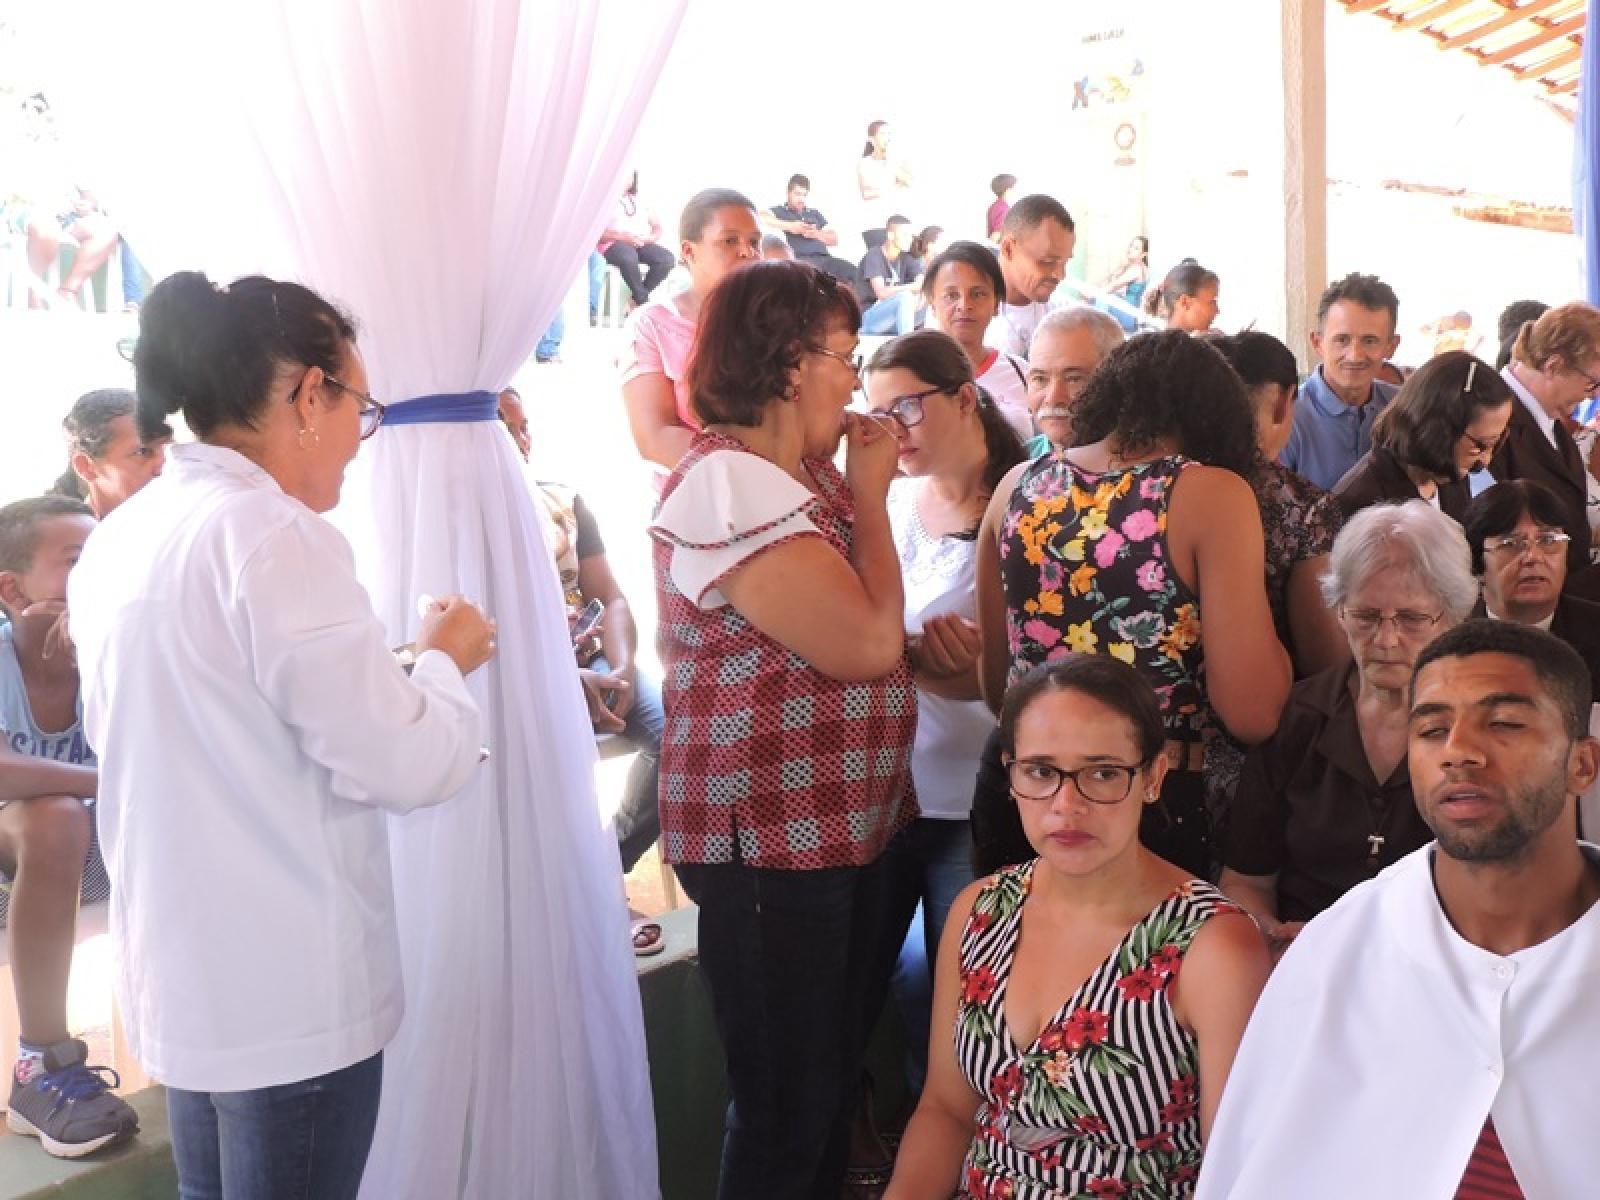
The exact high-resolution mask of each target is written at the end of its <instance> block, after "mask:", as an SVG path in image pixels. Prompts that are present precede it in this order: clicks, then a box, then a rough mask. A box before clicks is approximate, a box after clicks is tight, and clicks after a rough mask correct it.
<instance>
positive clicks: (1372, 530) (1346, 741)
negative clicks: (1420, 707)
mask: <svg viewBox="0 0 1600 1200" xmlns="http://www.w3.org/2000/svg"><path fill="white" fill-rule="evenodd" d="M1323 596H1324V598H1325V599H1326V600H1327V603H1328V606H1329V607H1330V608H1332V609H1333V610H1334V612H1335V613H1336V614H1337V615H1338V618H1339V624H1340V625H1341V626H1343V627H1344V632H1345V636H1346V637H1347V638H1349V640H1350V657H1351V661H1350V662H1349V663H1348V664H1346V665H1344V666H1339V667H1332V668H1330V669H1329V670H1326V671H1323V672H1321V673H1320V674H1317V675H1313V676H1311V677H1310V678H1309V679H1303V680H1301V681H1300V682H1299V683H1297V684H1295V686H1294V690H1293V691H1292V692H1291V693H1290V694H1289V703H1288V704H1287V705H1285V706H1284V710H1283V719H1282V720H1281V721H1280V722H1279V724H1278V731H1277V732H1276V733H1275V734H1273V735H1272V737H1271V738H1270V739H1269V740H1268V741H1267V742H1265V743H1264V744H1263V745H1260V746H1257V747H1256V748H1255V749H1254V750H1252V751H1251V752H1250V755H1249V756H1248V757H1247V758H1246V759H1245V765H1244V771H1243V774H1242V776H1241V778H1240V780H1239V787H1238V790H1237V791H1236V792H1235V793H1234V798H1233V820H1232V826H1231V829H1230V833H1229V837H1228V845H1227V850H1226V852H1225V854H1224V856H1223V861H1224V863H1225V864H1226V867H1227V869H1226V870H1224V871H1223V873H1222V884H1221V886H1222V890H1223V891H1225V892H1227V894H1228V895H1229V896H1231V897H1233V899H1235V900H1237V901H1238V902H1239V903H1240V904H1242V905H1244V907H1245V908H1247V909H1249V910H1250V912H1251V913H1252V914H1254V916H1255V917H1256V920H1257V921H1258V922H1260V924H1261V927H1262V929H1263V930H1265V931H1266V933H1267V934H1268V936H1269V937H1270V938H1272V939H1273V940H1274V942H1275V943H1276V944H1277V946H1278V948H1279V949H1281V948H1282V946H1283V945H1285V944H1287V943H1288V942H1289V941H1290V940H1292V939H1293V938H1294V936H1295V934H1297V933H1298V932H1299V931H1300V928H1301V926H1303V925H1304V924H1305V922H1307V921H1309V920H1310V919H1311V918H1312V917H1314V916H1316V915H1317V914H1318V913H1319V912H1321V911H1322V910H1323V909H1325V908H1327V907H1328V906H1329V905H1330V904H1332V903H1333V902H1334V901H1335V900H1337V899H1338V898H1339V897H1340V896H1342V895H1344V893H1345V892H1347V891H1349V890H1350V889H1351V888H1352V887H1354V886H1355V885H1356V884H1358V883H1360V882H1362V881H1363V880H1367V879H1371V878H1372V877H1373V876H1374V875H1376V874H1377V873H1378V872H1379V871H1381V870H1382V869H1383V868H1385V867H1387V866H1389V865H1390V864H1391V863H1394V862H1397V861H1398V860H1399V859H1401V858H1403V857H1405V855H1407V854H1409V853H1410V852H1411V851H1413V850H1415V849H1417V848H1418V847H1419V846H1422V845H1425V844H1426V843H1427V842H1429V841H1431V840H1433V834H1432V833H1431V832H1430V831H1429V829H1428V827H1427V825H1425V824H1424V823H1423V821H1422V818H1421V817H1420V816H1418V814H1417V806H1416V804H1415V803H1414V802H1413V800H1412V796H1411V778H1410V775H1409V774H1408V772H1407V769H1406V733H1407V727H1408V720H1409V710H1410V701H1409V698H1408V689H1409V688H1410V686H1411V668H1412V666H1413V664H1414V663H1415V662H1416V660H1417V655H1418V654H1420V653H1421V652H1422V649H1423V647H1424V646H1426V645H1427V644H1428V643H1429V642H1431V641H1432V640H1433V639H1434V638H1436V637H1438V636H1439V634H1441V633H1443V632H1444V631H1445V630H1447V629H1449V628H1450V627H1451V626H1453V625H1457V624H1459V623H1460V622H1461V621H1463V620H1464V619H1466V617H1467V616H1468V614H1469V613H1471V611H1472V605H1473V603H1474V601H1475V600H1476V599H1477V584H1476V582H1475V581H1474V580H1473V578H1472V562H1471V555H1470V554H1469V553H1468V550H1467V540H1466V537H1465V535H1464V534H1463V533H1462V532H1461V527H1460V526H1459V525H1458V524H1456V522H1455V521H1453V520H1451V519H1450V518H1449V517H1447V516H1445V515H1444V514H1443V513H1441V512H1439V511H1438V510H1437V509H1435V508H1433V507H1432V506H1431V505H1429V504H1427V503H1425V502H1424V501H1422V500H1408V501H1406V502H1405V503H1404V504H1376V505H1373V506H1372V507H1371V508H1365V509H1362V510H1361V511H1360V512H1359V513H1357V514H1356V515H1355V516H1353V517H1352V518H1350V520H1349V521H1348V522H1347V523H1346V524H1345V527H1344V528H1343V529H1342V530H1341V531H1340V532H1339V536H1338V537H1337V538H1336V539H1335V540H1334V543H1333V555H1332V558H1331V560H1330V565H1329V569H1328V574H1327V576H1326V577H1325V578H1324V581H1323Z"/></svg>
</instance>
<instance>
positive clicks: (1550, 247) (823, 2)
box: [636, 0, 1579, 358]
mask: <svg viewBox="0 0 1600 1200" xmlns="http://www.w3.org/2000/svg"><path fill="white" fill-rule="evenodd" d="M804 12H805V13H806V15H807V21H808V24H809V26H810V27H811V28H812V29H813V30H814V32H812V33H809V34H806V35H800V36H801V37H802V38H803V39H804V40H807V41H809V42H810V43H812V44H813V45H815V47H816V48H815V49H812V50H799V49H794V48H791V46H790V41H791V39H794V38H795V37H796V36H797V35H795V34H793V33H792V32H788V31H787V30H788V29H789V22H790V20H791V18H790V16H789V15H788V13H787V12H786V11H785V9H784V7H783V6H777V5H765V4H758V5H751V4H748V3H745V2H743V0H695V4H694V5H693V6H692V8H691V11H690V15H689V18H688V20H687V21H686V23H685V25H684V28H683V31H682V34H681V38H680V42H679V45H678V47H677V49H676V51H675V53H674V57H673V60H672V62H671V63H670V64H669V66H668V68H667V71H666V73H665V74H664V76H663V78H662V81H661V86H660V89H659V91H658V93H657V96H656V99H655V101H654V103H653V105H652V108H651V112H650V114H649V116H648V118H647V119H646V122H645V126H644V130H643V133H642V135H641V139H640V143H639V151H638V154H637V156H636V157H637V161H638V164H639V167H640V171H641V177H642V181H643V185H644V187H645V188H646V189H647V190H648V192H649V195H650V197H651V199H652V201H653V202H654V203H655V204H657V205H658V206H659V208H660V210H661V212H662V215H663V216H664V217H665V218H667V219H668V220H669V222H670V220H672V219H675V217H676V213H677V210H678V207H679V206H680V205H681V203H682V202H683V200H684V199H686V198H687V197H688V196H689V195H690V194H692V193H693V192H694V191H696V190H698V189H699V188H701V187H707V186H713V185H723V186H730V187H736V188H740V189H741V190H744V191H746V192H747V193H748V194H749V195H750V197H751V199H753V200H754V201H756V203H758V204H761V205H766V204H771V203H775V202H777V201H779V200H780V199H781V196H782V189H783V184H784V181H785V180H786V179H787V178H788V176H789V175H790V174H791V173H792V172H795V171H800V172H802V173H804V174H806V175H809V176H810V177H811V180H812V184H813V190H812V199H813V202H814V203H815V204H816V206H817V207H818V208H820V209H821V210H822V211H823V212H824V213H825V214H826V215H827V216H828V218H829V219H830V220H831V221H832V222H833V223H834V225H835V226H836V227H837V228H838V229H839V230H840V232H841V234H842V235H854V234H855V233H856V232H857V231H858V229H859V226H860V221H859V218H858V213H857V207H858V205H857V201H856V190H855V175H854V171H855V165H856V161H857V159H858V157H859V154H860V150H861V143H862V141H863V140H864V136H865V128H866V124H867V122H868V121H869V120H872V119H874V118H879V117H881V118H884V119H887V120H889V121H890V122H891V123H892V125H893V127H894V128H895V130H896V131H897V140H898V146H899V149H900V150H901V151H902V152H903V153H904V154H905V155H906V157H907V158H908V160H909V161H910V163H911V165H912V166H913V167H914V169H915V170H916V173H917V188H916V192H915V196H916V202H915V203H914V204H913V205H912V206H911V207H912V208H913V211H910V212H908V213H907V214H906V215H907V216H909V217H911V218H912V219H913V221H914V222H915V223H917V224H918V225H921V224H924V223H933V224H941V225H944V226H945V227H946V228H948V229H950V230H952V231H953V232H956V233H960V234H964V235H972V234H976V233H981V228H982V226H981V222H982V214H983V211H984V208H985V207H986V206H987V204H988V202H989V200H990V196H989V193H988V181H989V179H990V177H991V176H993V175H995V174H998V173H1000V172H1002V171H1008V172H1010V173H1012V174H1015V175H1016V176H1018V178H1019V179H1020V181H1021V186H1022V189H1023V190H1024V191H1029V190H1042V191H1048V192H1051V193H1052V194H1054V195H1056V196H1057V197H1058V198H1059V199H1061V200H1062V202H1063V203H1065V204H1066V205H1067V207H1068V208H1069V209H1070V210H1071V211H1072V212H1073V214H1074V216H1075V217H1076V218H1077V220H1078V223H1079V230H1080V234H1079V253H1080V256H1081V258H1082V261H1081V262H1080V263H1079V264H1078V266H1077V269H1078V270H1079V271H1082V272H1084V273H1085V274H1087V275H1088V277H1090V278H1095V277H1097V276H1098V275H1100V274H1101V273H1102V272H1104V271H1106V270H1108V269H1109V267H1110V265H1111V263H1112V262H1113V261H1114V260H1115V258H1116V257H1117V256H1118V255H1119V254H1120V253H1121V251H1122V249H1123V247H1124V246H1125V245H1126V244H1127V240H1128V237H1129V236H1131V234H1133V233H1135V232H1141V231H1143V232H1147V233H1148V234H1149V235H1150V236H1151V238H1152V243H1153V247H1152V252H1153V258H1154V266H1155V268H1156V270H1157V271H1158V272H1159V271H1163V270H1165V268H1166V267H1167V266H1170V265H1171V264H1172V263H1174V262H1176V261H1177V260H1178V259H1179V258H1182V257H1184V256H1186V255H1193V256H1195V257H1198V258H1199V259H1200V260H1201V261H1202V262H1204V263H1206V264H1207V265H1208V266H1211V267H1213V268H1214V269H1215V270H1217V271H1218V272H1220V273H1221V275H1222V277H1223V310H1224V312H1223V317H1222V320H1221V322H1220V324H1221V325H1222V326H1223V327H1225V328H1229V329H1232V328H1238V327H1240V326H1243V325H1245V324H1247V323H1250V322H1252V321H1256V322H1261V324H1262V327H1264V328H1265V327H1269V326H1268V325H1267V324H1266V323H1265V322H1264V321H1262V314H1263V313H1265V312H1269V311H1270V310H1271V307H1272V306H1271V305H1270V304H1269V303H1268V302H1267V300H1266V296H1265V293H1266V291H1267V289H1270V288H1272V287H1273V286H1274V285H1275V281H1274V280H1272V279H1270V278H1263V277H1261V276H1260V275H1259V274H1258V272H1257V271H1256V270H1255V269H1254V268H1255V266H1256V264H1257V261H1258V259H1259V258H1260V257H1261V255H1260V251H1259V247H1258V246H1257V244H1256V239H1257V237H1258V236H1259V234H1260V213H1261V212H1262V211H1263V210H1264V205H1263V202H1262V196H1261V195H1260V193H1259V190H1258V189H1260V188H1262V187H1271V186H1277V180H1276V177H1271V178H1268V177H1266V176H1265V175H1264V174H1263V173H1262V172H1261V170H1260V169H1259V164H1260V163H1261V162H1262V161H1263V158H1264V156H1263V153H1262V151H1263V147H1264V146H1265V144H1266V139H1270V138H1273V137H1276V136H1277V133H1276V130H1274V129H1271V128H1268V127H1266V126H1264V125H1263V114H1264V112H1265V109H1264V107H1263V106H1262V104H1261V103H1260V97H1261V95H1262V92H1261V89H1263V88H1272V87H1276V86H1277V84H1276V74H1275V73H1276V71H1277V69H1278V64H1277V63H1276V61H1274V60H1273V59H1272V58H1271V57H1270V56H1269V55H1268V54H1267V53H1266V52H1265V51H1264V49H1263V47H1264V46H1265V45H1266V38H1265V34H1266V32H1267V31H1268V30H1269V29H1270V28H1271V27H1272V26H1269V25H1267V24H1266V22H1271V23H1273V25H1275V23H1276V21H1277V19H1278V17H1277V6H1276V4H1275V3H1274V0H1205V2H1204V3H1198V2H1193V0H1072V2H1071V3H1056V4H1048V3H1037V2H1035V3H1020V2H1018V0H990V2H988V3H984V4H974V3H971V2H969V0H962V2H960V3H956V2H954V0H929V2H928V3H926V4H922V5H919V6H915V7H913V6H911V5H904V4H891V3H886V2H885V0H855V2H850V0H814V3H812V4H809V5H806V6H804ZM1326 28H1327V54H1328V64H1329V65H1328V114H1329V117H1328V126H1329V127H1328V170H1329V175H1330V177H1331V178H1332V179H1334V180H1336V181H1343V182H1339V183H1336V184H1335V186H1334V188H1333V190H1332V191H1331V193H1330V197H1329V255H1328V267H1329V272H1330V274H1331V275H1334V276H1337V275H1341V274H1343V273H1344V272H1346V271H1349V270H1355V269H1361V270H1367V271H1376V272H1378V273H1380V274H1382V275H1384V276H1385V278H1388V279H1389V280H1390V281H1391V282H1393V283H1394V285H1395V287H1396V289H1397V290H1398V291H1399V292H1400V294H1401V302H1402V326H1403V327H1410V328H1411V333H1410V336H1411V338H1412V342H1411V345H1410V346H1409V347H1407V349H1409V350H1410V351H1412V352H1413V353H1412V355H1411V357H1415V352H1416V351H1417V349H1418V345H1417V341H1418V335H1417V333H1416V331H1415V327H1416V326H1419V325H1420V324H1421V323H1423V322H1424V321H1427V320H1431V319H1433V318H1434V317H1437V316H1438V315H1440V314H1441V313H1443V312H1445V311H1447V310H1448V311H1454V310H1455V309H1457V308H1462V307H1465V308H1467V309H1468V310H1469V311H1472V312H1473V314H1474V316H1475V317H1476V318H1477V321H1478V324H1479V325H1480V326H1487V325H1490V324H1492V322H1493V318H1494V316H1495V315H1496V313H1497V312H1498V310H1499V308H1500V307H1501V306H1503V305H1504V304H1505V303H1507V302H1509V301H1510V300H1514V299H1520V298H1522V297H1524V296H1539V297H1543V298H1545V299H1548V300H1552V301H1557V300H1561V299H1565V298H1569V297H1571V296H1573V295H1575V294H1576V293H1577V290H1578V286H1579V283H1578V274H1577V258H1576V254H1577V247H1576V243H1575V241H1574V240H1573V239H1572V238H1570V237H1565V236H1561V235H1554V234H1548V233H1535V232H1531V231H1528V230H1521V229H1510V228H1499V227H1492V226H1486V225H1483V224H1479V223H1475V222H1468V221H1465V220H1462V219H1460V218H1458V217H1455V216H1452V215H1451V213H1450V211H1449V210H1450V207H1451V203H1450V202H1448V201H1440V200H1435V199H1433V198H1429V197H1417V196H1412V195H1407V194H1404V193H1400V192H1394V191H1387V190H1384V189H1383V188H1382V187H1381V184H1382V182H1383V181H1384V180H1385V179H1391V178H1394V179H1403V180H1406V181H1409V182H1421V183H1429V184H1437V185H1441V186H1450V187H1465V188H1470V189H1472V190H1475V191H1480V192H1486V193H1491V194H1497V195H1502V196H1507V197H1511V198H1516V199H1521V200H1526V201H1532V202H1537V203H1546V204H1566V203H1568V202H1569V200H1570V195H1571V187H1570V156H1571V146H1572V131H1571V127H1570V125H1569V124H1568V123H1567V122H1566V121H1565V120H1563V119H1562V118H1561V117H1559V116H1558V115H1556V114H1555V113H1554V112H1553V111H1552V110H1551V109H1550V108H1549V107H1548V106H1546V105H1544V104H1543V103H1541V102H1540V101H1539V99H1538V98H1537V95H1538V93H1537V92H1536V90H1535V89H1533V88H1531V87H1529V86H1527V85H1523V84H1518V83H1517V82H1516V81H1514V80H1512V79H1511V78H1510V76H1509V74H1508V73H1507V72H1505V71H1502V70H1499V69H1491V68H1484V67H1479V66H1477V65H1476V64H1475V63H1473V62H1471V61H1470V60H1468V59H1467V58H1466V56H1464V55H1461V54H1443V53H1440V52H1438V51H1436V50H1435V49H1433V48H1432V47H1431V45H1430V44H1429V42H1428V41H1427V40H1426V39H1424V38H1422V37H1420V36H1418V35H1416V34H1410V33H1400V32H1396V31H1394V30H1392V29H1391V28H1390V27H1389V25H1388V23H1387V22H1385V21H1382V20H1380V19H1377V18H1374V17H1371V16H1353V15H1351V14H1349V13H1347V12H1345V11H1344V9H1343V8H1342V6H1340V5H1338V4H1337V3H1334V2H1333V0H1328V4H1327V13H1326ZM1119 30H1120V32H1121V36H1120V37H1115V38H1111V39H1109V40H1101V41H1093V42H1090V41H1086V38H1087V37H1088V36H1089V35H1092V34H1101V35H1105V34H1109V33H1113V32H1115V31H1119ZM1134 58H1138V59H1140V60H1141V61H1142V62H1143V63H1144V64H1145V67H1146V69H1147V70H1146V74H1145V76H1144V77H1143V78H1142V79H1141V80H1139V81H1137V83H1136V84H1135V86H1134V99H1133V100H1132V101H1131V102H1129V103H1127V104H1123V105H1117V106H1108V107H1102V108H1093V109H1089V110H1079V111H1077V112H1074V111H1072V110H1071V107H1070V104H1071V97H1072V81H1073V80H1074V79H1077V78H1080V77H1082V76H1084V75H1086V74H1092V75H1095V76H1096V77H1099V76H1101V75H1103V74H1104V73H1105V72H1106V71H1108V70H1117V69H1120V68H1119V65H1118V64H1121V63H1126V62H1129V61H1131V60H1132V59H1134ZM1124 121H1128V122H1130V123H1131V124H1133V125H1134V126H1135V128H1136V130H1137V131H1138V134H1139V139H1138V142H1137V143H1136V146H1135V148H1134V150H1133V152H1132V153H1131V155H1123V154H1121V153H1120V152H1119V151H1118V150H1117V149H1116V147H1115V145H1114V144H1113V142H1112V140H1111V139H1112V134H1113V132H1114V130H1115V129H1116V127H1117V126H1118V125H1119V124H1121V123H1122V122H1124ZM1119 158H1131V159H1132V162H1131V163H1128V164H1125V165H1118V163H1117V160H1118V159H1119ZM846 247H847V249H846V250H845V253H847V254H859V252H860V251H859V247H858V246H850V243H849V237H848V236H847V237H846ZM1275 332H1281V331H1275ZM1401 357H1402V358H1407V357H1408V355H1407V354H1406V353H1404V352H1402V355H1401Z"/></svg>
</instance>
